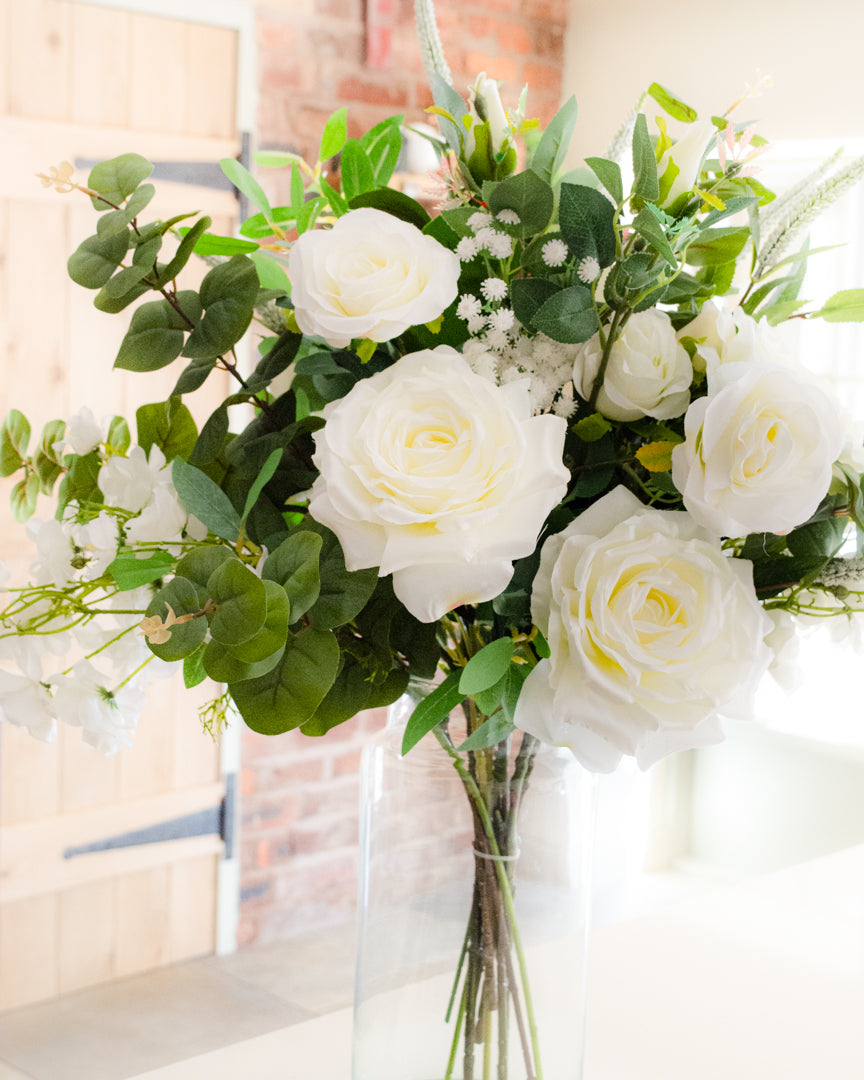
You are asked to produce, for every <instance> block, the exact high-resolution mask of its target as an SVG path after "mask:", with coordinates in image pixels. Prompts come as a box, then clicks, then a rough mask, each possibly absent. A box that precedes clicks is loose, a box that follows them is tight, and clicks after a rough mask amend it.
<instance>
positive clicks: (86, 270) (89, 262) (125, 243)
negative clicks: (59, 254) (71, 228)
mask: <svg viewBox="0 0 864 1080" xmlns="http://www.w3.org/2000/svg"><path fill="white" fill-rule="evenodd" d="M128 248H129V233H128V232H120V233H114V234H113V235H111V236H105V237H99V236H88V237H87V239H86V240H82V241H81V243H80V244H79V245H78V247H77V249H76V250H75V251H74V252H73V254H72V255H70V256H69V260H68V262H67V263H66V269H67V270H68V272H69V277H70V278H72V280H73V281H74V282H75V284H76V285H81V286H83V287H84V288H85V289H101V288H102V286H103V285H105V284H106V282H107V281H108V280H109V278H110V277H111V275H112V274H113V273H114V271H115V270H116V269H117V267H118V266H119V265H120V263H121V262H122V261H123V257H124V256H125V254H126V252H127V250H128Z"/></svg>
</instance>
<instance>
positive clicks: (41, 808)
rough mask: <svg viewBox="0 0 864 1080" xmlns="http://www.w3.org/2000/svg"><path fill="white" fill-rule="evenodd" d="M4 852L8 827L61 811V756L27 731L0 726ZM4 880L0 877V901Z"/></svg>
mask: <svg viewBox="0 0 864 1080" xmlns="http://www.w3.org/2000/svg"><path fill="white" fill-rule="evenodd" d="M0 749H2V753H0V825H2V826H3V834H2V837H0V851H2V844H3V843H5V835H6V831H5V830H6V827H7V826H10V825H23V824H24V823H25V822H29V821H37V820H38V819H40V818H44V817H52V816H53V815H54V814H58V813H59V812H60V755H59V754H58V753H57V746H56V744H49V743H43V742H39V741H38V740H37V739H34V738H33V736H32V735H30V734H29V733H28V732H26V731H25V730H24V729H23V728H17V727H12V725H11V724H3V725H2V726H0ZM2 897H3V877H2V874H0V899H2Z"/></svg>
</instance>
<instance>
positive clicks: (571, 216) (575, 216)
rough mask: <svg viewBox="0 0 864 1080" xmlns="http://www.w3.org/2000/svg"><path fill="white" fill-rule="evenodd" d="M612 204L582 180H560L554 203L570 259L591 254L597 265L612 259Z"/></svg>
mask: <svg viewBox="0 0 864 1080" xmlns="http://www.w3.org/2000/svg"><path fill="white" fill-rule="evenodd" d="M614 221H615V207H614V206H613V205H612V203H611V202H609V200H608V199H607V198H606V196H605V195H604V194H603V193H602V192H600V191H596V190H595V189H594V188H589V187H585V186H584V185H582V184H562V185H561V198H560V201H559V204H558V222H559V225H560V227H561V236H562V238H563V239H564V240H565V241H566V243H567V247H568V248H569V249H570V252H571V254H572V255H573V257H574V259H577V260H580V259H584V258H585V257H586V256H593V257H594V258H595V259H596V260H597V261H598V262H599V263H600V266H601V267H603V266H609V265H611V263H613V262H614V261H615V225H614Z"/></svg>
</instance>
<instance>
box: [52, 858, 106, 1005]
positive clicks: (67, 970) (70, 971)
mask: <svg viewBox="0 0 864 1080" xmlns="http://www.w3.org/2000/svg"><path fill="white" fill-rule="evenodd" d="M115 896H116V887H115V882H114V880H113V879H109V880H107V881H96V882H91V883H90V884H89V885H80V886H78V888H75V889H65V890H64V891H63V892H61V893H59V894H58V905H59V919H58V934H59V952H58V984H57V990H58V993H60V994H69V993H71V992H72V991H73V990H83V989H84V987H85V986H94V985H95V984H96V983H100V982H105V981H107V980H108V979H111V978H113V977H114V973H115V968H116V956H115V949H116V944H115V941H116V926H115V922H116V902H115Z"/></svg>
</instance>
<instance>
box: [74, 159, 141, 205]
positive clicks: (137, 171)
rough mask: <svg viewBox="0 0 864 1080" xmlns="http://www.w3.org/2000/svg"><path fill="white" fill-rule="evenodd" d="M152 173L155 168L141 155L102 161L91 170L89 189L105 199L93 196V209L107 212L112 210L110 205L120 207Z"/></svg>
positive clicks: (88, 181)
mask: <svg viewBox="0 0 864 1080" xmlns="http://www.w3.org/2000/svg"><path fill="white" fill-rule="evenodd" d="M152 172H153V166H152V165H151V164H150V162H149V161H147V159H146V158H143V157H141V155H140V154H121V155H120V156H119V157H114V158H110V159H109V160H108V161H100V162H99V164H98V165H94V167H93V168H92V169H91V170H90V176H89V177H88V178H87V187H89V188H92V189H93V191H98V192H99V194H100V195H104V196H105V198H104V199H99V198H96V197H93V196H91V198H90V201H91V202H92V203H93V208H94V209H95V210H99V211H105V210H109V209H111V207H110V206H109V205H108V204H109V203H114V204H115V206H119V205H120V203H122V202H123V200H124V199H126V198H127V197H128V196H129V195H131V194H132V192H133V191H134V190H135V188H137V187H138V185H139V184H140V183H141V182H142V180H146V179H147V177H148V176H149V175H150V173H152ZM106 200H107V201H106Z"/></svg>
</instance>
